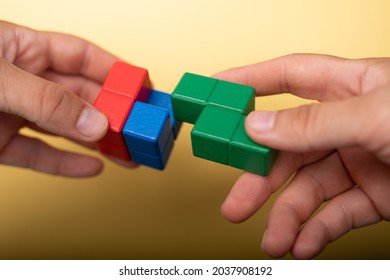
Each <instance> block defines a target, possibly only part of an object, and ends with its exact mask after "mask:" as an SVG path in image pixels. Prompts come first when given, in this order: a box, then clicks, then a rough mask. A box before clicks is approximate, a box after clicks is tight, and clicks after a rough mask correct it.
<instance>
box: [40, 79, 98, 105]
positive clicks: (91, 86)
mask: <svg viewBox="0 0 390 280" xmlns="http://www.w3.org/2000/svg"><path fill="white" fill-rule="evenodd" d="M41 77H42V78H44V79H47V80H49V81H52V82H55V83H57V84H61V85H64V86H66V87H67V88H68V89H69V90H71V91H72V92H74V93H75V94H77V96H79V97H80V98H81V99H83V100H85V101H87V102H88V103H90V104H92V103H93V102H94V101H95V99H96V97H97V95H98V93H99V91H100V89H101V87H102V85H101V84H99V83H97V82H95V81H93V80H90V79H88V78H85V77H83V76H77V75H62V74H58V73H56V72H53V71H47V72H45V73H44V74H43V75H41Z"/></svg>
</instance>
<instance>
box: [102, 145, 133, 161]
mask: <svg viewBox="0 0 390 280" xmlns="http://www.w3.org/2000/svg"><path fill="white" fill-rule="evenodd" d="M99 150H100V151H101V152H102V153H103V154H106V155H109V156H111V157H114V158H118V159H121V160H124V161H130V160H131V156H130V153H129V151H128V150H127V146H126V145H123V146H118V145H115V144H111V143H107V142H99Z"/></svg>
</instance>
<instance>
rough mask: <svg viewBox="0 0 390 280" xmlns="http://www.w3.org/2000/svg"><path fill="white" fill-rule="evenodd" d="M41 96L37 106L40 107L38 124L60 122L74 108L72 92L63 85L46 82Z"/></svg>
mask: <svg viewBox="0 0 390 280" xmlns="http://www.w3.org/2000/svg"><path fill="white" fill-rule="evenodd" d="M39 96H40V98H38V100H37V102H39V104H38V106H37V108H40V109H39V112H37V115H36V120H35V122H36V123H37V124H38V125H40V124H43V123H48V122H49V123H58V122H60V121H61V120H63V119H64V118H65V117H66V116H67V113H70V111H71V110H72V105H73V104H72V97H71V93H70V92H68V91H67V90H66V89H65V88H64V87H63V86H61V85H58V84H55V83H45V85H44V86H43V88H42V92H41V94H40V95H39Z"/></svg>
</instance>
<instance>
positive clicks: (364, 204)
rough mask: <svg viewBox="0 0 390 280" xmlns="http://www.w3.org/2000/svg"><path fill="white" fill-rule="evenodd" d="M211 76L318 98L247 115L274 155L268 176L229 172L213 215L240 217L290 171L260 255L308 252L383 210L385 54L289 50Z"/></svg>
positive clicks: (260, 91) (261, 90)
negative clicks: (230, 182)
mask: <svg viewBox="0 0 390 280" xmlns="http://www.w3.org/2000/svg"><path fill="white" fill-rule="evenodd" d="M215 76H216V77H217V78H219V79H224V80H228V81H232V82H237V83H242V84H246V85H249V86H252V87H254V88H255V89H256V94H257V95H258V96H262V95H270V94H278V93H287V92H288V93H292V94H294V95H297V96H300V97H303V98H308V99H312V100H318V101H320V103H316V104H310V105H304V106H301V107H297V108H292V109H286V110H280V111H277V112H260V111H255V112H252V113H250V115H249V116H248V117H247V120H246V123H245V125H246V130H247V133H248V135H249V136H250V137H251V138H252V139H253V140H254V141H256V142H258V143H261V144H264V145H266V146H269V147H272V148H276V149H278V150H280V154H279V157H278V159H277V161H276V163H275V165H274V168H273V169H272V171H271V173H270V175H268V176H267V177H261V176H258V175H255V174H251V173H247V172H246V173H244V174H243V175H242V176H241V177H240V178H239V179H238V180H237V182H236V183H235V185H234V186H233V188H232V190H231V192H230V193H229V195H228V197H227V198H226V200H225V202H224V204H223V205H222V214H223V215H224V216H225V218H227V219H228V220H230V221H232V222H236V223H238V222H242V221H244V220H246V219H248V218H249V217H250V216H251V215H253V214H254V213H256V212H257V211H258V210H259V209H260V208H261V206H262V205H263V204H264V203H265V202H266V200H267V199H268V198H269V197H270V196H271V195H272V193H274V192H275V191H277V190H278V189H279V188H280V187H281V186H282V185H283V183H284V182H286V180H287V179H288V178H291V176H292V175H294V176H293V177H292V179H291V181H290V183H289V184H288V185H287V186H286V188H285V189H283V190H282V191H281V192H280V195H279V196H278V197H277V198H276V200H275V202H274V204H273V205H272V208H271V211H270V213H269V216H268V222H267V226H266V231H265V233H264V235H263V240H262V248H263V250H264V251H265V252H266V253H267V254H268V255H270V256H272V257H282V256H284V255H285V254H287V253H288V252H290V253H291V254H292V256H293V257H295V258H299V259H307V258H313V257H315V256H317V255H318V254H319V253H320V252H321V251H322V250H323V249H324V248H325V247H326V246H327V244H328V243H330V242H332V241H334V240H336V239H337V238H339V237H340V236H342V235H344V234H346V233H347V232H348V231H349V230H351V229H355V228H359V227H363V226H367V225H370V224H374V223H377V222H379V221H382V220H386V221H388V220H389V219H390V203H389V202H390V121H389V119H390V110H389V108H390V59H387V58H383V59H379V58H377V59H361V60H348V59H342V58H338V57H332V56H325V55H305V54H295V55H288V56H285V57H281V58H277V59H274V60H271V61H267V62H263V63H259V64H254V65H249V66H245V67H240V68H236V69H231V70H228V71H225V72H222V73H219V74H217V75H215Z"/></svg>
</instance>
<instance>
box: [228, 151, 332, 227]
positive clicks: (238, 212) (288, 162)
mask: <svg viewBox="0 0 390 280" xmlns="http://www.w3.org/2000/svg"><path fill="white" fill-rule="evenodd" d="M327 154H328V152H321V153H310V154H305V155H298V154H294V153H287V152H281V153H280V154H279V156H278V158H277V160H276V162H275V165H274V167H273V168H272V170H271V173H270V174H269V175H268V176H267V177H263V176H259V175H256V174H253V173H249V172H245V173H243V174H242V175H241V177H240V178H239V179H238V180H237V182H236V183H235V184H234V186H233V188H232V190H231V191H230V193H229V195H228V196H227V198H226V200H225V202H224V203H223V205H222V207H221V212H222V215H223V216H224V217H225V218H226V219H227V220H229V221H231V222H234V223H240V222H243V221H245V220H246V219H248V218H249V217H251V216H252V215H253V214H254V213H256V212H257V211H258V210H259V209H260V207H262V206H263V204H264V203H265V201H266V200H268V198H269V197H270V196H271V194H272V193H273V192H275V191H276V190H278V189H279V188H280V187H281V186H282V185H283V184H284V183H285V182H286V180H288V179H289V177H291V176H292V175H293V174H294V172H296V171H297V170H298V169H299V168H300V167H301V166H303V165H306V164H309V163H312V162H315V161H317V160H318V159H320V158H323V157H325V156H326V155H327Z"/></svg>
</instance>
